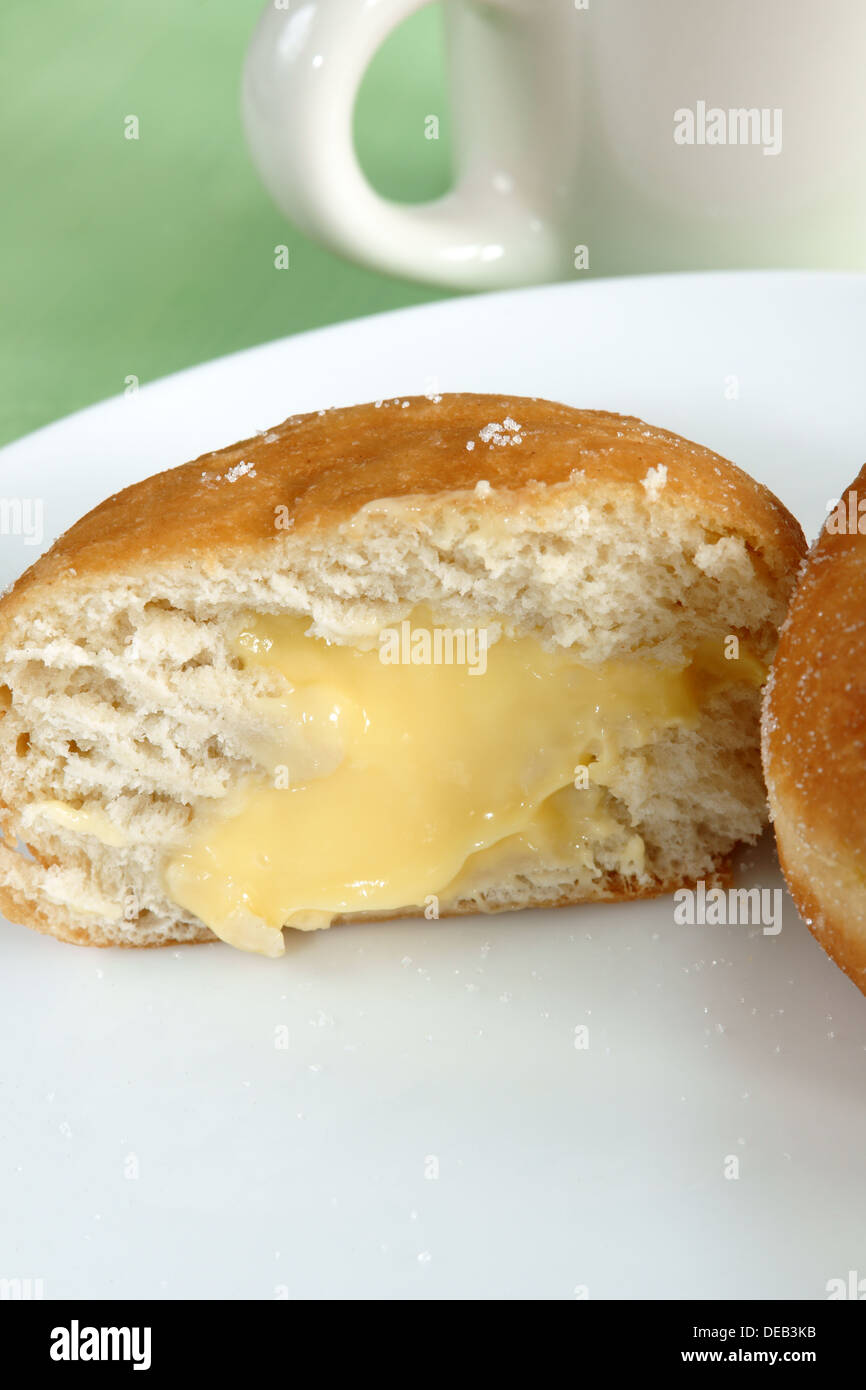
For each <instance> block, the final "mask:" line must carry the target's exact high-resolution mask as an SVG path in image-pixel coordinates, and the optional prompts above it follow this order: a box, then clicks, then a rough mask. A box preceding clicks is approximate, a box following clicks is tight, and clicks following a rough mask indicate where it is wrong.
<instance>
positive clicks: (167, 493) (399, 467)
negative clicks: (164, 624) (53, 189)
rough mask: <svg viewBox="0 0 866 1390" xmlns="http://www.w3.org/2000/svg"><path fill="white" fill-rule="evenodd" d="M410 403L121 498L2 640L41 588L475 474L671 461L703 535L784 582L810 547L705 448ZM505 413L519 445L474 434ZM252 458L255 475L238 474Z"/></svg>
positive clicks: (233, 455) (555, 420)
mask: <svg viewBox="0 0 866 1390" xmlns="http://www.w3.org/2000/svg"><path fill="white" fill-rule="evenodd" d="M405 399H407V400H408V404H407V405H406V406H405V408H404V404H403V401H402V400H400V401H391V402H390V403H385V402H383V403H382V404H381V405H379V406H376V405H359V406H348V407H345V408H341V409H334V410H328V411H321V412H317V413H315V414H312V415H299V416H293V417H291V418H290V419H288V420H286V421H284V423H283V424H282V425H279V426H277V427H276V428H275V429H273V430H267V431H265V432H264V433H263V434H259V435H255V436H254V437H253V438H251V439H245V440H242V441H241V442H240V443H238V444H234V445H232V446H231V447H230V448H227V449H222V450H220V451H219V452H217V453H213V454H205V455H203V456H202V457H201V458H199V459H196V460H195V461H194V462H192V463H186V464H183V465H182V466H181V467H180V468H173V469H169V470H168V471H166V472H163V473H157V474H155V475H154V476H153V477H151V478H146V479H145V480H144V481H143V482H140V483H135V484H134V485H133V486H132V487H128V488H125V489H124V490H123V491H122V492H118V493H115V494H114V496H112V497H109V498H107V499H106V500H105V501H104V502H102V503H100V505H99V506H98V507H95V508H94V510H93V511H91V512H89V513H88V514H87V515H86V516H84V517H82V518H81V520H80V521H78V522H76V524H75V525H74V526H72V527H71V528H70V529H69V530H68V531H67V532H66V533H65V534H64V535H62V536H61V537H60V538H59V539H58V540H57V541H56V542H55V543H54V545H53V546H52V547H51V549H50V550H49V551H48V552H47V553H46V554H45V555H43V556H42V557H41V558H40V559H39V560H37V562H36V564H35V565H33V566H32V567H31V568H30V569H29V570H28V571H27V572H26V574H24V575H22V576H21V578H20V579H19V580H18V582H17V583H16V584H15V586H14V587H13V589H12V590H11V592H10V593H9V594H7V595H6V596H5V598H4V599H3V600H2V602H0V633H2V631H3V630H4V629H5V627H6V626H7V625H8V623H9V622H10V620H11V619H12V617H13V616H14V615H15V614H16V613H17V612H18V611H20V610H21V609H22V608H24V607H26V606H27V605H28V601H29V599H30V596H31V594H33V593H34V591H36V590H38V589H39V588H40V587H41V586H43V585H53V584H57V583H62V584H69V583H78V582H86V581H87V580H92V581H97V580H98V579H99V577H100V576H102V575H104V574H111V573H113V572H119V571H121V570H123V571H129V570H130V569H136V568H149V567H151V566H153V565H155V564H159V563H164V562H166V561H176V562H179V561H182V560H183V558H184V557H187V556H197V557H200V558H203V557H206V556H209V555H219V554H221V553H225V552H226V551H227V550H228V551H232V552H234V553H237V552H239V551H243V550H244V549H245V548H247V547H258V546H260V545H261V544H262V542H263V541H264V542H267V541H269V540H271V541H272V540H274V538H275V537H277V536H284V535H285V531H278V530H276V529H275V524H274V522H275V514H276V509H277V508H280V507H285V508H286V509H287V513H288V516H290V517H291V518H292V534H293V535H298V534H300V533H301V532H303V531H306V530H308V529H311V528H316V527H327V526H329V525H333V524H334V523H336V522H338V521H341V520H344V519H346V518H348V517H351V516H352V515H354V514H355V513H356V512H357V511H358V510H359V509H360V508H361V507H363V506H365V505H366V504H367V503H369V502H373V501H378V500H381V499H385V498H398V497H410V496H419V497H431V496H436V495H441V494H442V493H451V492H464V491H467V490H470V489H472V488H474V487H475V485H476V484H477V483H478V482H480V481H486V482H489V483H490V484H491V486H492V487H493V488H494V489H501V490H502V491H504V492H505V493H506V494H507V495H508V498H509V499H510V500H509V505H513V503H514V502H516V501H517V500H518V496H519V494H520V493H521V492H522V491H524V490H526V489H531V488H532V486H533V484H543V485H547V486H550V485H552V484H561V483H567V482H568V481H569V478H570V475H571V473H572V471H573V470H575V469H577V470H581V471H582V473H583V475H584V477H585V479H586V481H587V482H589V483H602V484H608V485H610V486H612V487H616V488H618V489H627V488H639V487H640V485H641V482H642V480H643V479H644V478H645V477H646V475H647V473H648V471H649V470H650V469H651V468H658V467H659V466H664V468H665V469H666V470H667V481H666V486H665V489H664V498H665V503H666V504H668V505H673V506H676V505H677V504H679V505H682V506H683V507H684V508H687V509H688V511H689V512H690V513H694V514H696V515H698V516H700V517H701V519H702V521H703V522H704V525H705V526H706V527H707V529H708V530H709V531H716V532H718V533H719V534H726V533H727V532H729V531H731V532H736V533H737V534H738V535H741V536H742V537H743V538H744V539H745V541H746V542H747V544H748V545H749V546H750V547H751V548H752V549H753V550H754V552H755V553H757V554H759V555H761V557H762V559H763V561H764V563H765V564H766V565H767V567H768V569H769V571H770V573H771V574H773V575H774V576H781V575H786V574H788V573H789V572H790V570H791V569H792V568H793V567H794V566H795V565H796V564H797V562H798V560H799V558H800V555H801V554H802V549H803V544H804V543H803V536H802V532H801V530H800V527H799V525H798V524H797V522H796V521H795V520H794V518H793V517H792V516H791V515H790V513H789V512H788V511H786V509H785V508H784V507H783V506H782V505H781V503H780V502H779V501H778V500H777V499H776V498H775V497H774V496H773V495H772V493H771V492H769V491H768V490H767V488H765V487H762V486H761V485H760V484H758V483H756V482H755V481H754V479H753V478H750V477H749V475H748V474H746V473H744V472H742V470H741V469H739V468H737V467H735V465H734V464H732V463H729V462H727V461H726V460H725V459H723V458H721V457H720V456H719V455H718V454H714V453H712V452H711V451H710V450H709V449H704V448H702V447H701V446H700V445H697V444H692V443H690V442H689V441H687V440H684V439H681V438H680V437H679V436H678V435H675V434H670V433H668V431H666V430H660V429H655V428H653V427H651V426H649V425H646V424H644V422H643V421H641V420H636V419H634V418H631V417H626V416H622V415H614V414H610V413H609V412H606V411H598V410H575V409H572V408H571V407H570V406H565V405H557V404H555V403H553V402H551V401H545V400H539V399H536V398H534V397H533V398H526V397H510V396H490V395H470V394H462V395H448V396H441V397H439V398H438V399H428V398H427V397H425V396H414V397H408V398H405ZM506 418H510V419H511V420H513V421H515V422H516V423H517V424H518V425H519V426H520V437H521V440H522V442H521V443H520V444H519V445H516V446H510V447H509V446H506V447H500V446H497V445H495V444H493V443H490V442H486V441H485V440H483V439H481V438H480V437H479V432H480V431H482V430H484V428H485V426H487V425H488V424H491V423H494V422H496V423H502V422H503V421H505V419H506ZM470 442H471V443H473V444H474V447H473V448H472V449H467V447H466V445H467V443H470ZM242 463H243V464H253V465H254V473H242V474H240V475H238V474H232V473H231V470H233V469H237V468H238V466H239V465H240V464H242ZM230 477H231V478H233V480H232V481H230V480H229V478H230Z"/></svg>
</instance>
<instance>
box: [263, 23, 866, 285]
mask: <svg viewBox="0 0 866 1390" xmlns="http://www.w3.org/2000/svg"><path fill="white" fill-rule="evenodd" d="M424 3H425V0H271V3H270V4H269V5H268V7H267V9H266V10H265V11H264V13H263V15H262V17H261V20H260V22H259V25H258V28H257V30H256V32H255V34H254V36H253V39H252V43H251V45H250V49H249V52H248V55H247V59H246V66H245V71H244V83H243V110H244V120H245V125H246V130H247V136H248V139H249V144H250V148H251V150H252V153H253V156H254V158H255V161H256V163H257V165H258V168H259V170H260V172H261V174H262V177H263V179H264V182H265V184H266V185H267V187H268V189H269V190H270V193H271V195H272V196H273V198H274V199H275V201H276V202H277V204H278V205H279V206H280V207H281V208H282V210H283V211H284V212H285V213H286V214H287V215H288V216H289V217H290V218H291V219H292V220H293V221H295V222H296V223H297V224H298V225H299V226H300V227H301V228H303V229H304V230H305V231H307V232H308V233H310V234H311V235H312V236H313V237H316V238H317V239H318V240H320V241H322V242H324V243H325V244H326V245H327V246H329V247H330V248H331V249H332V250H335V251H338V252H341V253H343V254H344V255H346V256H349V257H351V258H353V259H355V260H357V261H361V262H364V263H366V264H368V265H371V266H375V267H377V268H378V269H380V270H386V271H391V272H392V273H394V274H398V275H404V276H409V277H412V278H415V279H419V280H425V281H428V282H430V283H433V284H439V285H448V286H456V287H458V288H463V289H472V288H494V287H497V286H503V285H514V284H526V283H528V282H531V281H537V280H563V279H567V278H571V277H574V276H575V275H576V274H580V273H586V272H592V273H596V274H598V273H601V274H615V273H620V272H627V271H648V270H649V271H653V270H682V269H690V268H695V269H701V268H711V267H727V266H752V267H758V266H837V267H848V268H856V267H864V266H866V81H864V76H863V74H864V66H866V0H724V3H719V0H446V6H445V9H446V23H447V25H448V52H449V61H450V69H451V70H450V73H449V77H450V88H451V91H452V94H453V95H452V101H453V107H454V110H453V128H454V131H455V163H456V171H457V172H456V183H455V187H454V189H453V191H452V192H450V193H448V194H447V195H446V196H445V197H444V198H440V199H438V200H437V201H436V202H433V203H426V204H423V205H421V206H415V207H410V206H404V205H400V204H397V203H392V202H389V201H388V200H387V199H384V198H382V197H380V196H379V195H378V194H377V193H376V192H375V191H374V190H373V189H372V188H371V187H370V185H369V183H368V182H367V180H366V179H365V177H364V175H363V173H362V172H361V169H360V167H359V165H358V161H357V158H356V156H355V150H354V145H353V138H352V112H353V107H354V102H355V97H356V94H357V91H358V86H359V84H360V81H361V78H362V77H363V74H364V71H365V69H366V67H367V65H368V63H369V61H370V59H371V57H372V55H373V54H374V53H375V51H376V49H377V48H378V47H379V46H380V44H381V43H382V42H383V40H384V39H385V38H386V36H387V35H388V33H389V32H390V31H391V30H392V29H393V28H394V27H395V26H396V25H397V24H399V23H400V22H401V21H402V20H403V19H405V18H406V17H407V16H408V15H409V14H411V13H412V12H413V11H415V10H418V9H420V8H421V7H422V5H423V4H424ZM422 138H423V132H420V131H419V139H422Z"/></svg>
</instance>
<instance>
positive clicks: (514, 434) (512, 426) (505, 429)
mask: <svg viewBox="0 0 866 1390" xmlns="http://www.w3.org/2000/svg"><path fill="white" fill-rule="evenodd" d="M478 438H479V439H480V440H481V443H482V444H486V445H487V447H488V448H489V449H492V448H494V447H496V448H500V449H504V448H506V447H507V446H508V445H509V444H522V443H523V435H522V434H521V432H520V426H519V425H518V423H517V421H516V420H512V418H511V416H510V415H506V417H505V419H504V420H503V421H502V423H501V424H500V423H499V422H498V421H497V420H491V421H490V423H489V424H488V425H485V426H484V428H483V429H480V430H479V431H478Z"/></svg>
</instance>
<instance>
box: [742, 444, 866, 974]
mask: <svg viewBox="0 0 866 1390" xmlns="http://www.w3.org/2000/svg"><path fill="white" fill-rule="evenodd" d="M861 502H862V504H863V505H862V508H861V505H860V504H861ZM860 525H862V526H863V528H864V530H863V532H861V531H860V529H859V527H860ZM864 532H866V468H864V469H863V470H862V472H861V473H860V474H859V476H858V477H857V478H856V479H855V480H854V482H853V483H852V484H851V487H850V488H848V489H847V490H846V492H845V493H844V494H843V496H842V498H841V499H840V502H839V504H838V505H837V506H836V507H835V508H834V509H833V511H832V512H831V514H830V516H829V517H828V519H827V522H826V523H825V525H824V528H823V530H822V532H821V535H820V536H819V538H818V540H817V541H816V543H815V545H814V546H813V547H812V550H811V552H810V554H809V556H808V558H807V560H806V561H805V563H804V565H803V568H802V573H801V575H800V578H799V581H798V583H797V587H796V590H795V593H794V597H793V600H792V602H791V608H790V612H789V614H788V617H787V619H786V620H785V623H784V626H783V628H782V633H781V637H780V641H779V649H778V652H777V654H776V659H775V661H774V663H773V667H772V670H771V673H770V677H769V679H768V682H767V687H766V695H765V701H764V711H763V738H762V742H763V759H764V769H765V773H766V780H767V790H768V796H769V802H770V812H771V816H772V819H773V823H774V828H775V832H776V842H777V844H778V849H779V859H780V862H781V865H782V869H783V872H784V874H785V878H786V879H787V882H788V887H789V888H790V890H791V895H792V897H793V899H794V901H795V903H796V905H797V908H798V910H799V912H800V915H801V916H802V917H803V918H804V920H805V922H806V924H807V926H808V927H809V929H810V930H811V932H812V934H813V935H814V936H815V937H817V939H818V941H820V943H821V945H822V946H823V947H824V950H825V951H827V953H828V954H829V955H830V956H831V957H832V958H833V960H834V961H835V962H836V964H837V965H839V966H841V968H842V969H843V970H844V971H845V973H846V974H847V975H848V976H850V978H851V979H852V980H853V981H854V983H855V984H856V985H858V986H859V988H860V989H861V990H863V992H864V993H866V802H864V797H863V781H864V777H866V534H864Z"/></svg>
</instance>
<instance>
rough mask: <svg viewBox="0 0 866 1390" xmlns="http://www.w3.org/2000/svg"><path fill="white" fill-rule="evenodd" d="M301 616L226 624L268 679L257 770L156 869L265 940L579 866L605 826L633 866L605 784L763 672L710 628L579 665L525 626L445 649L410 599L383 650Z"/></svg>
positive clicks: (191, 902) (632, 868) (170, 887)
mask: <svg viewBox="0 0 866 1390" xmlns="http://www.w3.org/2000/svg"><path fill="white" fill-rule="evenodd" d="M308 625H309V620H308V619H299V618H293V617H287V616H265V615H251V616H250V617H249V619H248V620H247V621H246V622H245V623H244V625H243V627H242V630H241V631H239V632H238V634H237V636H236V638H235V639H234V642H233V648H234V655H235V656H236V657H237V658H238V660H239V661H240V663H241V665H242V667H243V668H244V669H246V670H248V671H250V672H251V673H252V672H254V671H256V670H257V671H259V672H261V673H267V674H268V676H269V681H268V693H267V694H266V695H261V694H254V695H251V711H252V714H253V716H254V718H255V720H256V732H255V736H254V738H253V741H252V746H253V748H254V759H255V762H256V763H257V765H258V767H259V768H260V769H261V770H260V771H257V772H256V773H254V774H251V775H249V776H247V777H245V778H244V779H243V780H242V781H241V782H240V783H239V784H238V785H237V786H236V787H235V788H234V789H233V790H232V791H231V792H230V793H229V794H228V795H227V796H226V797H225V798H223V799H221V800H220V801H219V802H218V803H215V804H213V805H211V806H208V805H207V804H201V805H199V806H198V807H197V808H196V813H195V816H194V818H193V820H192V822H191V824H190V827H189V828H188V830H187V832H186V836H185V838H184V840H183V842H182V843H181V844H179V845H178V846H177V847H176V848H175V850H174V851H173V853H172V854H171V855H170V857H169V859H168V861H167V864H166V867H165V869H164V883H165V888H166V891H167V893H168V895H169V896H170V898H171V899H172V900H173V901H174V902H175V903H177V904H178V905H180V906H181V907H183V908H185V909H187V910H188V911H189V912H192V913H194V914H195V916H197V917H198V918H200V919H201V920H202V921H203V922H205V923H206V924H207V925H208V926H209V927H210V928H211V929H212V930H213V931H214V932H215V933H216V935H217V936H219V937H221V938H222V939H223V940H224V941H227V942H229V943H230V944H232V945H235V946H238V947H240V948H242V949H246V950H251V951H257V952H260V953H262V954H264V955H279V954H281V953H282V951H283V948H284V946H283V938H282V928H283V927H285V926H293V927H298V928H300V929H303V930H308V929H312V928H316V927H324V926H329V925H330V923H331V922H332V921H333V919H334V918H335V917H337V916H340V915H342V914H354V913H359V912H367V913H374V914H385V913H391V912H399V911H401V910H416V911H417V910H418V909H419V908H420V909H422V910H428V914H429V915H437V911H438V900H439V898H440V897H441V898H442V899H443V900H445V901H456V900H458V899H459V898H460V897H461V896H463V897H467V896H471V894H472V892H473V891H474V890H477V888H478V885H479V884H483V883H484V881H485V879H489V880H490V881H491V882H495V881H496V879H497V877H498V876H501V875H503V874H507V873H509V872H512V873H513V872H520V870H521V867H523V868H528V869H531V866H532V865H533V864H536V865H538V864H548V865H549V864H550V863H555V864H557V865H562V867H563V869H565V870H569V869H570V870H572V871H573V872H574V873H575V874H577V873H578V872H582V873H587V874H590V875H592V873H593V870H594V865H593V852H592V846H593V845H594V844H595V843H597V842H598V840H599V839H600V838H602V839H604V840H605V842H606V844H607V846H608V851H609V853H608V859H607V861H606V862H607V863H608V866H610V863H611V862H613V863H614V864H615V865H616V867H617V868H618V870H619V872H621V873H623V874H625V875H635V874H637V875H639V874H641V873H642V872H643V869H644V846H643V842H642V840H641V837H640V835H639V834H637V832H636V831H635V830H634V828H633V827H629V826H623V824H622V823H621V820H617V819H616V818H615V817H614V816H613V815H612V814H611V811H610V807H609V798H608V796H607V793H606V792H605V791H604V788H605V787H606V786H607V785H608V783H609V782H610V780H611V777H612V776H613V774H614V772H615V770H616V768H617V766H618V764H619V762H620V760H621V759H622V758H623V756H624V755H625V754H626V753H628V752H629V751H631V750H634V749H637V748H640V747H643V746H645V745H647V744H650V743H652V742H654V741H655V740H656V739H657V738H658V737H659V736H660V735H661V734H662V733H663V732H664V731H666V730H668V729H670V728H672V727H675V726H687V725H691V724H693V723H694V722H695V721H696V720H697V717H698V714H699V710H700V708H701V704H702V702H703V701H704V700H705V698H706V696H707V693H708V692H709V691H710V690H713V689H718V687H719V686H720V685H722V684H729V683H731V682H732V681H735V680H747V681H749V682H750V683H755V684H760V683H761V681H762V679H763V675H764V669H763V667H762V665H761V663H760V662H757V661H756V660H755V658H753V657H751V656H745V657H743V656H740V658H739V660H735V661H727V660H725V658H724V656H723V654H722V650H721V642H718V643H716V642H713V643H703V644H701V647H700V648H699V649H698V650H697V651H696V652H695V653H694V654H693V657H692V659H691V660H690V661H688V662H687V663H685V664H683V665H682V666H670V665H662V664H661V663H658V662H652V661H649V660H646V659H640V660H638V659H618V660H611V661H607V662H604V663H602V664H598V665H592V666H591V665H587V664H583V663H581V662H580V661H578V660H577V659H576V658H575V657H574V655H573V654H572V653H571V652H570V651H567V650H562V649H553V650H550V649H548V648H547V647H545V646H543V645H542V644H541V643H540V642H539V641H537V640H536V639H534V638H531V637H519V638H509V637H505V636H502V637H500V638H499V640H497V641H495V642H492V643H491V644H490V645H489V646H487V645H484V651H483V653H482V651H481V647H482V643H481V641H480V636H483V634H480V635H479V640H477V641H476V642H475V645H474V647H473V644H472V641H471V639H470V638H469V637H468V636H467V640H466V641H465V643H464V644H463V648H462V654H463V657H464V659H463V660H460V659H459V658H460V655H461V648H460V647H459V644H455V643H453V642H452V643H451V644H450V646H449V645H448V644H444V645H443V644H442V642H439V641H438V638H439V636H440V635H441V632H442V631H443V630H442V629H440V628H436V627H435V626H434V624H433V623H432V622H431V620H430V618H429V615H427V614H425V613H424V612H423V611H418V612H416V613H415V614H413V616H412V618H411V620H409V625H408V626H409V640H408V641H407V640H404V639H405V638H406V637H407V633H406V632H405V631H404V632H403V633H402V634H401V635H400V640H399V641H397V642H396V643H395V642H393V641H392V642H391V644H390V652H388V651H387V650H386V647H385V645H384V644H380V645H379V646H378V647H373V648H371V649H368V650H365V649H361V648H359V647H354V646H340V645H335V644H329V643H327V642H326V641H324V640H322V639H320V638H315V637H310V636H307V635H306V633H305V628H306V627H307V626H308ZM402 626H403V628H404V629H405V628H406V627H407V624H405V623H404V624H403V625H402ZM437 643H438V645H437ZM437 651H438V653H439V658H440V659H439V660H437V659H436V657H437ZM473 653H474V656H475V658H476V659H475V660H473ZM449 656H450V658H451V659H449ZM611 855H612V856H613V860H612V861H611V858H610V856H611ZM599 872H600V871H599V870H597V869H596V870H595V875H596V876H597V875H598V873H599ZM432 904H435V905H436V910H432V907H431V905H432Z"/></svg>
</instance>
